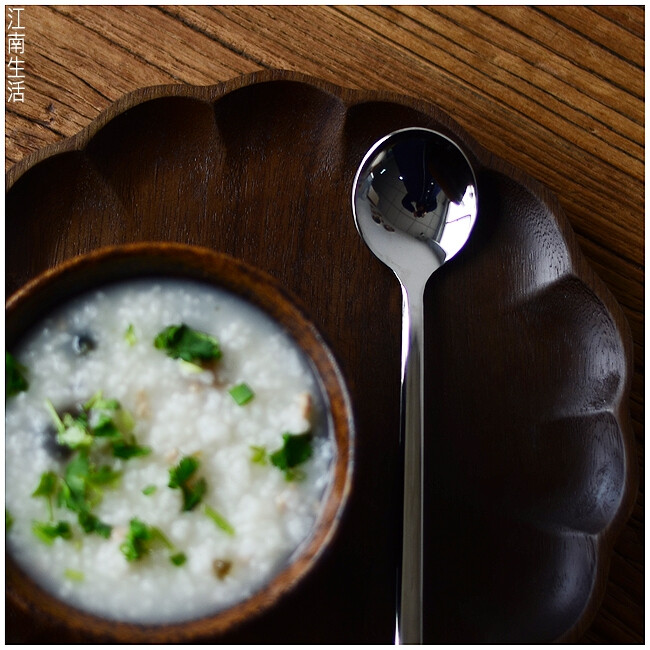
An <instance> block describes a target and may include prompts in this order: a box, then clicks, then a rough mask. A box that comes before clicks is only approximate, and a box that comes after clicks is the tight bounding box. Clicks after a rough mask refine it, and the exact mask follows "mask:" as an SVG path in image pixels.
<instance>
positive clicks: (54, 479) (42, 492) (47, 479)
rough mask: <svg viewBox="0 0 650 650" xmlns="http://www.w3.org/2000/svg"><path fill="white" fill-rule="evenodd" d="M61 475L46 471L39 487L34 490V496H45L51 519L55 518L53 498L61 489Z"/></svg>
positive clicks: (42, 475)
mask: <svg viewBox="0 0 650 650" xmlns="http://www.w3.org/2000/svg"><path fill="white" fill-rule="evenodd" d="M59 481H60V479H59V477H58V476H57V475H56V474H55V473H54V472H44V473H43V474H41V480H40V481H39V483H38V486H37V488H36V489H35V490H34V491H33V492H32V496H33V497H44V498H45V500H46V501H47V509H48V513H49V515H50V519H54V512H53V510H52V500H53V498H54V497H55V496H56V494H57V493H58V490H59Z"/></svg>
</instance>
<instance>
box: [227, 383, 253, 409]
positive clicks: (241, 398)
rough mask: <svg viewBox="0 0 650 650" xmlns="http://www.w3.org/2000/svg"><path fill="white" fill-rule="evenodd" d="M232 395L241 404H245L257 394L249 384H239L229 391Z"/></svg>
mask: <svg viewBox="0 0 650 650" xmlns="http://www.w3.org/2000/svg"><path fill="white" fill-rule="evenodd" d="M228 392H229V393H230V395H231V397H232V398H233V399H234V400H235V402H237V404H239V406H244V404H248V402H250V401H251V400H252V399H253V397H254V396H255V393H254V392H253V391H252V390H251V387H250V386H249V385H248V384H243V383H242V384H238V385H237V386H233V387H232V388H231V389H230V390H229V391H228Z"/></svg>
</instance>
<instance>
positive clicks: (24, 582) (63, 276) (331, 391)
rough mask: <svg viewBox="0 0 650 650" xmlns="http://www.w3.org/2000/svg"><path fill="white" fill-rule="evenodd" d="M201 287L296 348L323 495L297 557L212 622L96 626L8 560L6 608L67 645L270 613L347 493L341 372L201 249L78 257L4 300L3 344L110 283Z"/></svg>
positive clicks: (193, 633) (315, 341)
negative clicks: (309, 395)
mask: <svg viewBox="0 0 650 650" xmlns="http://www.w3.org/2000/svg"><path fill="white" fill-rule="evenodd" d="M157 276H162V277H170V278H185V279H193V280H200V281H202V282H205V283H208V284H210V285H213V286H217V287H220V288H222V289H226V290H228V291H230V292H232V293H234V294H236V295H238V296H240V297H242V298H244V299H245V300H246V301H248V302H249V303H252V304H253V305H256V306H257V307H259V308H261V309H262V310H263V311H264V312H265V313H266V314H267V315H269V316H270V317H271V318H272V319H273V320H274V321H275V322H277V323H278V324H279V325H280V326H281V327H282V328H283V329H284V330H285V331H286V332H287V333H288V334H289V336H290V337H291V338H292V339H293V341H294V342H295V343H296V344H297V345H298V346H299V347H300V348H301V349H302V350H303V352H304V353H305V354H306V356H307V358H308V360H309V361H310V362H311V366H312V369H313V371H314V373H315V375H316V378H317V380H318V384H319V390H320V391H321V397H322V398H323V403H324V404H326V405H327V407H328V409H329V422H330V424H329V428H330V431H329V435H331V436H332V438H333V440H334V441H335V447H336V455H335V463H334V467H333V470H332V471H333V478H332V484H331V488H330V489H329V490H328V492H327V493H326V495H325V497H324V499H325V501H324V503H323V504H322V506H321V511H320V515H319V517H318V519H317V521H316V524H315V527H314V530H313V531H312V534H311V537H310V538H309V540H308V541H307V542H306V543H304V544H303V546H302V547H301V550H300V551H299V553H298V554H297V557H295V558H294V559H293V561H292V562H290V563H289V564H288V565H287V567H286V568H285V569H284V570H282V571H281V572H280V573H279V574H277V575H276V576H275V577H273V578H272V579H271V581H270V582H269V583H268V584H267V585H266V586H264V587H263V588H261V589H260V590H259V591H257V592H256V593H255V594H254V595H252V596H251V597H250V598H248V599H247V600H244V601H242V602H240V603H238V604H236V605H234V606H232V607H229V608H227V609H224V610H221V611H218V612H217V613H215V614H214V615H212V616H207V617H204V618H200V619H197V620H191V621H188V622H182V623H175V624H161V625H138V624H133V623H123V622H117V621H114V620H107V619H102V618H100V617H98V616H95V615H92V614H88V613H86V612H83V611H80V610H78V609H76V608H73V607H71V606H70V605H67V604H66V603H64V602H62V601H60V600H58V599H57V598H55V597H53V596H52V595H50V594H49V593H48V592H47V591H45V590H44V589H42V588H41V587H39V586H38V585H37V584H36V583H35V582H34V581H33V580H32V579H31V578H29V577H28V576H27V575H25V573H24V572H23V571H22V570H21V569H20V568H19V567H18V566H17V564H16V563H15V562H14V561H13V560H12V558H11V556H10V555H7V558H6V591H7V596H8V599H9V601H10V602H11V603H12V604H13V605H14V606H17V607H18V608H20V609H21V610H22V611H23V612H25V613H26V614H27V615H28V616H30V617H31V618H32V620H33V622H34V624H35V625H39V624H43V623H45V624H48V625H54V626H58V627H60V628H62V629H64V630H65V634H66V638H72V639H74V638H78V639H83V640H85V641H89V640H94V641H96V642H150V643H172V642H173V643H179V642H184V643H190V642H196V641H199V640H202V639H203V640H205V639H214V638H217V637H218V636H219V635H221V634H223V633H224V632H225V631H226V630H228V629H230V628H232V627H233V626H237V625H238V624H241V623H243V622H245V621H247V620H250V619H251V618H252V617H255V616H257V615H259V614H260V613H261V612H263V611H265V610H268V609H269V608H271V607H272V606H273V605H274V604H275V603H276V601H278V599H280V598H281V597H282V596H283V595H284V594H286V593H287V592H289V591H291V590H292V589H295V588H296V587H297V585H299V583H300V581H301V580H303V578H304V577H305V576H306V575H307V574H308V573H309V572H310V571H311V570H312V568H313V567H314V565H315V564H316V563H317V562H318V560H319V559H320V558H321V556H322V555H323V553H324V552H325V551H326V549H327V548H328V546H329V544H330V542H331V540H332V539H333V537H334V535H335V533H336V531H337V528H338V525H339V521H340V518H341V516H342V513H343V510H344V507H345V504H346V501H347V499H348V495H349V492H350V486H351V480H352V467H353V462H352V459H353V445H354V426H353V418H352V411H351V406H350V399H349V396H348V392H347V388H346V386H345V383H344V380H343V377H342V374H341V372H340V370H339V368H338V365H337V363H336V361H335V359H334V357H333V356H332V353H331V352H330V350H329V348H328V346H327V345H326V344H325V342H324V341H323V339H322V338H321V336H320V334H319V333H318V332H317V330H316V328H315V327H314V325H313V324H312V323H311V322H310V321H309V320H308V318H307V316H306V315H305V313H304V311H303V310H302V309H301V308H300V307H298V306H296V303H295V301H294V299H293V298H292V297H291V296H290V295H289V294H288V293H287V292H286V291H285V290H284V289H283V288H282V286H281V285H280V284H279V283H278V282H277V281H275V280H274V279H273V278H272V277H271V276H269V275H267V274H266V273H264V272H262V271H259V270H257V269H256V268H254V267H252V266H251V265H249V264H245V263H243V262H241V261H239V260H237V259H235V258H234V257H231V256H229V255H226V254H221V253H217V252H214V251H211V250H209V249H206V248H200V247H196V246H187V245H182V244H172V243H139V244H132V245H124V246H114V247H108V248H102V249H99V250H97V251H95V252H92V253H89V254H86V255H82V256H79V257H76V258H74V259H72V260H69V261H67V262H65V263H62V264H60V265H58V266H57V267H55V268H53V269H51V270H49V271H47V272H45V273H43V274H41V275H40V276H38V277H37V278H35V279H34V280H32V281H30V282H29V283H27V284H26V285H25V286H23V287H22V288H21V289H19V290H18V291H17V292H16V293H14V294H13V295H12V296H11V297H10V298H9V299H8V301H7V303H6V345H7V349H9V350H11V349H12V347H13V346H14V344H15V343H16V342H17V341H19V339H20V337H21V335H22V334H23V333H24V332H25V331H26V330H27V329H28V328H29V327H30V326H32V325H34V324H36V323H37V322H38V321H39V320H41V319H42V318H44V317H45V316H46V315H47V314H48V312H50V311H51V310H52V309H53V308H55V307H56V306H58V305H60V304H61V303H63V302H65V301H67V300H69V299H71V298H73V297H74V296H76V295H78V294H80V293H83V292H85V291H88V290H92V289H95V288H98V287H101V286H104V285H106V284H109V283H113V282H117V281H121V280H128V279H135V278H141V277H157Z"/></svg>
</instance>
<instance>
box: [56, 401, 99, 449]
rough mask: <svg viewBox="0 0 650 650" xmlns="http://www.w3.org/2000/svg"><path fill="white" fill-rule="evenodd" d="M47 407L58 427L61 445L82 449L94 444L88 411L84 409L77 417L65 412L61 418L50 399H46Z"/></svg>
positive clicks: (57, 437) (57, 432)
mask: <svg viewBox="0 0 650 650" xmlns="http://www.w3.org/2000/svg"><path fill="white" fill-rule="evenodd" d="M45 408H47V410H48V411H49V412H50V415H51V417H52V421H53V422H54V426H55V428H56V441H57V442H58V443H59V444H60V445H62V446H65V447H69V448H70V449H80V448H81V447H90V445H92V443H93V437H92V435H91V433H90V428H89V425H88V413H87V412H86V411H84V410H82V411H81V413H80V414H79V415H77V416H76V417H75V416H73V415H72V414H71V413H64V414H63V418H61V417H60V416H59V414H58V413H57V411H56V409H55V408H54V405H53V404H52V402H50V400H49V399H47V400H45Z"/></svg>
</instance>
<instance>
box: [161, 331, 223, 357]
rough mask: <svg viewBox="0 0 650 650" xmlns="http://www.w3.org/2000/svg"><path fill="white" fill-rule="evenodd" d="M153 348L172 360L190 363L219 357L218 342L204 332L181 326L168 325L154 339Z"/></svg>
mask: <svg viewBox="0 0 650 650" xmlns="http://www.w3.org/2000/svg"><path fill="white" fill-rule="evenodd" d="M154 346H155V347H156V348H157V349H159V350H164V351H165V352H166V353H167V356H169V357H171V358H172V359H182V360H183V361H188V362H190V363H198V364H200V363H201V362H206V361H215V360H217V359H219V358H220V357H221V350H220V348H219V343H218V341H217V340H216V339H215V338H214V337H213V336H210V335H209V334H206V333H205V332H199V331H197V330H194V329H192V328H191V327H188V326H187V325H185V324H184V323H182V324H181V325H170V326H169V327H166V328H165V329H164V330H162V331H161V332H160V333H159V334H158V336H156V338H155V339H154Z"/></svg>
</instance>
